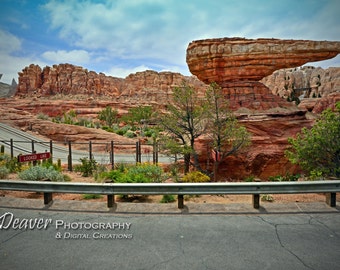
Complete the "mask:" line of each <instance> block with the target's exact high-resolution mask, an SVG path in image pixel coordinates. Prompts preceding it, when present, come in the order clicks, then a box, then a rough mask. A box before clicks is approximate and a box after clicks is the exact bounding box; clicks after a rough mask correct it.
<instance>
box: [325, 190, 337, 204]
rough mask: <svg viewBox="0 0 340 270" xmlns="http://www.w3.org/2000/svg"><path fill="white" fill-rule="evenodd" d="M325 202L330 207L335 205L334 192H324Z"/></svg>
mask: <svg viewBox="0 0 340 270" xmlns="http://www.w3.org/2000/svg"><path fill="white" fill-rule="evenodd" d="M326 203H327V204H328V205H329V206H330V207H335V206H336V193H333V192H332V193H326Z"/></svg>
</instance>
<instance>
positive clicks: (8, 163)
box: [0, 154, 22, 173]
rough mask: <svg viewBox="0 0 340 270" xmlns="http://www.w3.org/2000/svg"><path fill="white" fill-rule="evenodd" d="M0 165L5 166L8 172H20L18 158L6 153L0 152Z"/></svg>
mask: <svg viewBox="0 0 340 270" xmlns="http://www.w3.org/2000/svg"><path fill="white" fill-rule="evenodd" d="M0 166H5V167H6V168H7V169H9V172H10V173H15V172H20V171H21V169H22V164H21V163H20V162H18V159H16V158H11V157H10V156H9V155H6V154H0Z"/></svg>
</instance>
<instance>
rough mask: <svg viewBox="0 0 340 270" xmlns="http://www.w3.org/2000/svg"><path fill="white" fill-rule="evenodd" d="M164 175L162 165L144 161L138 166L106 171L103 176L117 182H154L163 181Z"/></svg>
mask: <svg viewBox="0 0 340 270" xmlns="http://www.w3.org/2000/svg"><path fill="white" fill-rule="evenodd" d="M163 176H164V171H163V169H162V168H161V167H159V166H157V165H154V164H149V163H142V164H137V165H136V166H130V167H126V166H121V167H120V168H118V169H117V170H112V171H110V172H104V173H102V174H101V177H102V178H104V179H109V180H112V181H114V182H115V183H152V182H161V181H162V179H163Z"/></svg>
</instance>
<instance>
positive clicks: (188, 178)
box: [182, 171, 210, 183]
mask: <svg viewBox="0 0 340 270" xmlns="http://www.w3.org/2000/svg"><path fill="white" fill-rule="evenodd" d="M209 181H210V177H209V176H207V175H206V174H204V173H201V172H199V171H194V172H189V173H187V174H186V175H184V177H183V178H182V182H186V183H200V182H209Z"/></svg>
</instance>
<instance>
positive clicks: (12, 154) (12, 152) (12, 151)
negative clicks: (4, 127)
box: [11, 139, 14, 159]
mask: <svg viewBox="0 0 340 270" xmlns="http://www.w3.org/2000/svg"><path fill="white" fill-rule="evenodd" d="M13 157H14V150H13V139H11V159H12V158H13Z"/></svg>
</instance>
